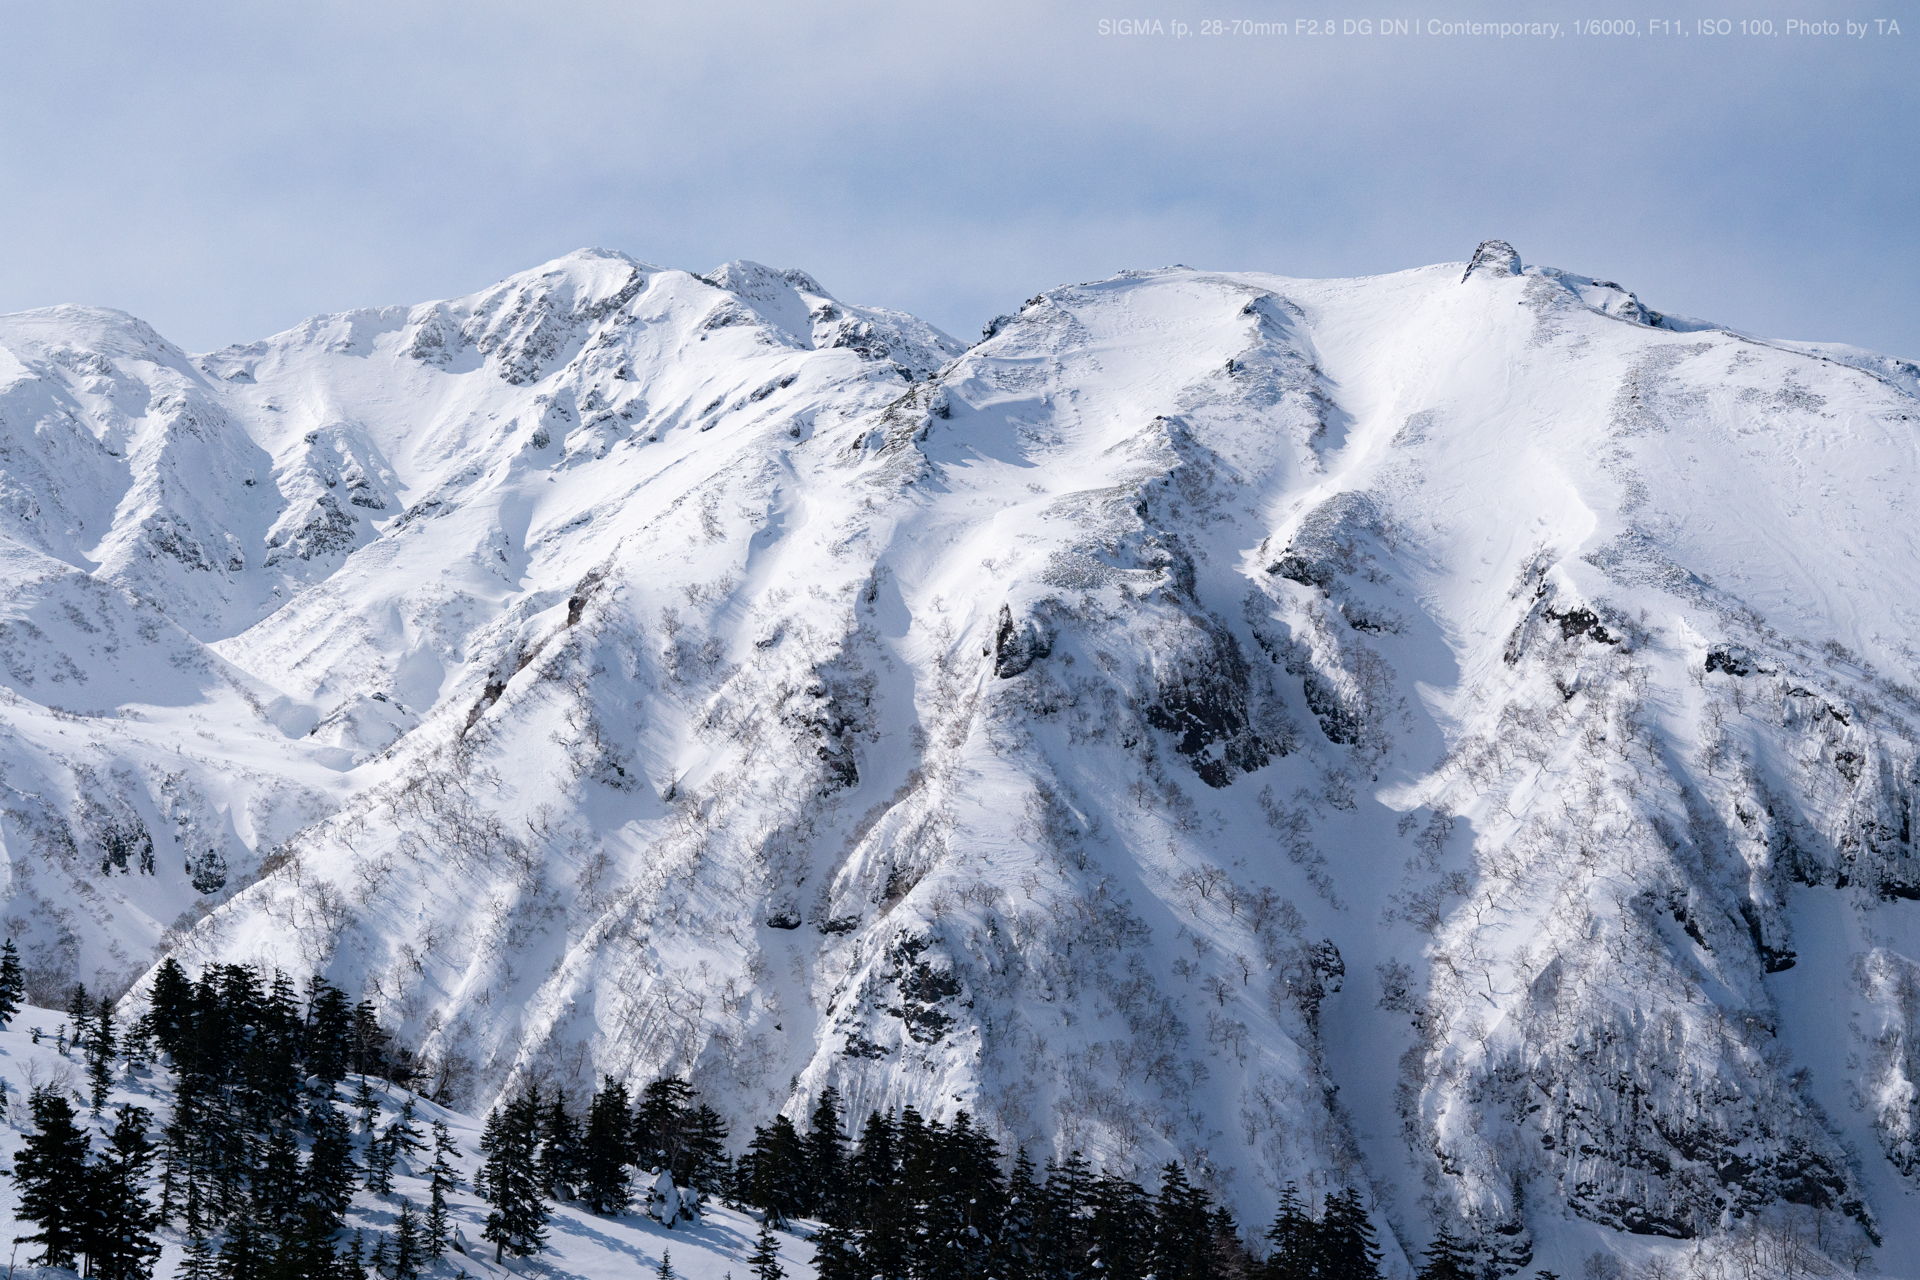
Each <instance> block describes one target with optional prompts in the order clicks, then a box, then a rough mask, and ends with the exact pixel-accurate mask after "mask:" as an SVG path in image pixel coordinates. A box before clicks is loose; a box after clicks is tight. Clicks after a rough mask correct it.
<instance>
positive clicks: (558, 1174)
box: [540, 1089, 627, 1197]
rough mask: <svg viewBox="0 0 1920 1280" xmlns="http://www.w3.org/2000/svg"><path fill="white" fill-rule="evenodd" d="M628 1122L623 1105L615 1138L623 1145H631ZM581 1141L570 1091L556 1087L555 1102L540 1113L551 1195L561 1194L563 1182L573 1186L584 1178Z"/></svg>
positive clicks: (543, 1172)
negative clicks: (568, 1102) (627, 1127)
mask: <svg viewBox="0 0 1920 1280" xmlns="http://www.w3.org/2000/svg"><path fill="white" fill-rule="evenodd" d="M626 1125H627V1114H626V1107H625V1105H624V1104H622V1106H621V1111H620V1134H619V1136H618V1138H617V1139H616V1140H615V1141H616V1142H617V1144H618V1145H619V1146H621V1147H625V1146H626V1144H627V1134H626ZM580 1142H581V1140H580V1125H579V1123H578V1122H577V1121H576V1120H575V1119H574V1118H573V1113H572V1112H571V1111H568V1110H567V1095H566V1092H565V1091H564V1090H561V1089H555V1090H554V1091H553V1101H552V1102H549V1103H548V1104H547V1105H546V1106H545V1107H544V1108H542V1109H541V1112H540V1185H541V1186H542V1187H543V1188H545V1190H546V1192H547V1194H548V1195H550V1196H555V1197H558V1196H559V1194H560V1192H559V1188H560V1187H561V1186H562V1185H563V1184H564V1185H567V1186H573V1185H574V1184H576V1183H577V1182H579V1181H580V1179H581V1177H582V1176H583V1175H582V1172H581V1160H582V1158H583V1156H582V1151H581V1145H580Z"/></svg>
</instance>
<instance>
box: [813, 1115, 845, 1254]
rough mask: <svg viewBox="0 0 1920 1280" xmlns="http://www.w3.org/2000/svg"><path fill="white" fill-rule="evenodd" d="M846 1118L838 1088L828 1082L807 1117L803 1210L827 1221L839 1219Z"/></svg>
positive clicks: (843, 1173) (842, 1188) (842, 1211)
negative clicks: (804, 1206) (804, 1204)
mask: <svg viewBox="0 0 1920 1280" xmlns="http://www.w3.org/2000/svg"><path fill="white" fill-rule="evenodd" d="M845 1127H846V1122H845V1119H844V1117H843V1116H842V1114H841V1108H840V1091H839V1090H838V1089H835V1088H834V1087H833V1086H832V1085H828V1086H827V1087H826V1088H825V1089H823V1090H821V1092H820V1100H819V1101H818V1102H816V1103H815V1104H814V1106H813V1115H812V1116H811V1117H809V1119H808V1129H807V1138H806V1157H807V1210H806V1211H807V1212H808V1213H811V1214H812V1215H813V1216H815V1217H817V1218H821V1219H824V1220H826V1221H828V1222H834V1221H838V1220H840V1218H841V1217H842V1215H843V1213H844V1209H843V1207H842V1204H841V1201H842V1200H843V1199H844V1197H843V1196H842V1194H841V1193H842V1191H843V1190H844V1184H845V1182H846V1176H847V1135H846V1133H845V1132H844V1130H845Z"/></svg>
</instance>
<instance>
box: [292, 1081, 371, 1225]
mask: <svg viewBox="0 0 1920 1280" xmlns="http://www.w3.org/2000/svg"><path fill="white" fill-rule="evenodd" d="M307 1128H308V1130H309V1131H310V1132H311V1133H312V1134H313V1147H312V1149H311V1150H310V1151H309V1152H308V1153H307V1167H306V1171H305V1175H304V1176H303V1178H302V1179H301V1188H300V1195H301V1199H302V1200H304V1201H305V1202H307V1203H309V1204H316V1205H319V1206H320V1207H321V1208H322V1209H324V1210H325V1211H326V1212H327V1213H328V1214H329V1215H330V1216H331V1217H332V1219H333V1220H334V1221H335V1222H336V1223H342V1222H344V1220H345V1216H346V1212H347V1206H348V1205H349V1204H350V1203H352V1201H353V1182H354V1176H355V1174H356V1173H358V1172H359V1171H358V1170H357V1169H356V1168H355V1167H354V1164H353V1134H352V1131H351V1130H350V1129H349V1128H348V1126H347V1118H346V1117H345V1116H343V1115H341V1114H340V1112H339V1110H338V1109H337V1108H336V1107H334V1105H333V1104H332V1103H330V1102H327V1101H324V1100H316V1101H315V1102H314V1104H313V1106H312V1108H311V1109H310V1110H309V1111H308V1113H307Z"/></svg>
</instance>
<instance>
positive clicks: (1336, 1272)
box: [1317, 1187, 1380, 1280]
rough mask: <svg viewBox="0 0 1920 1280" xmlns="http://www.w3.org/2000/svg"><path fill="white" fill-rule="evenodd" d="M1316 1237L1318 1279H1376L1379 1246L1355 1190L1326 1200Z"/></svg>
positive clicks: (1377, 1279)
mask: <svg viewBox="0 0 1920 1280" xmlns="http://www.w3.org/2000/svg"><path fill="white" fill-rule="evenodd" d="M1317 1234H1318V1236H1319V1245H1320V1258H1321V1262H1320V1271H1319V1273H1318V1275H1319V1278H1320V1280H1379V1276H1380V1246H1379V1245H1378V1244H1376V1243H1375V1241H1374V1234H1373V1223H1372V1221H1371V1220H1369V1218H1368V1217H1367V1210H1366V1207H1365V1206H1364V1205H1362V1204H1361V1203H1360V1193H1359V1192H1358V1191H1356V1190H1354V1189H1353V1188H1352V1187H1349V1188H1347V1189H1346V1190H1345V1191H1343V1192H1339V1193H1337V1194H1335V1195H1331V1196H1328V1197H1327V1208H1326V1212H1325V1213H1324V1214H1322V1215H1321V1218H1320V1230H1319V1232H1318V1233H1317Z"/></svg>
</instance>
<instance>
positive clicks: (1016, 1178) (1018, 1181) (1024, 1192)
mask: <svg viewBox="0 0 1920 1280" xmlns="http://www.w3.org/2000/svg"><path fill="white" fill-rule="evenodd" d="M1040 1195H1041V1192H1040V1186H1039V1184H1038V1183H1037V1182H1035V1180H1034V1176H1033V1159H1032V1157H1030V1156H1029V1155H1027V1149H1026V1148H1025V1147H1021V1148H1019V1149H1018V1150H1016V1151H1015V1152H1014V1153H1013V1174H1012V1176H1011V1177H1009V1178H1008V1179H1007V1202H1006V1208H1005V1210H1004V1211H1003V1212H1002V1213H1001V1215H1000V1232H999V1239H998V1241H997V1244H998V1246H999V1248H998V1255H999V1258H1000V1269H1001V1270H1002V1271H1003V1272H1004V1273H1005V1275H1006V1280H1039V1277H1041V1276H1043V1275H1045V1274H1046V1271H1045V1269H1044V1264H1043V1262H1042V1260H1041V1252H1040V1246H1041V1243H1042V1240H1041V1232H1042V1230H1043V1228H1042V1224H1041V1222H1040V1221H1039V1214H1040V1207H1041V1206H1040Z"/></svg>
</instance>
